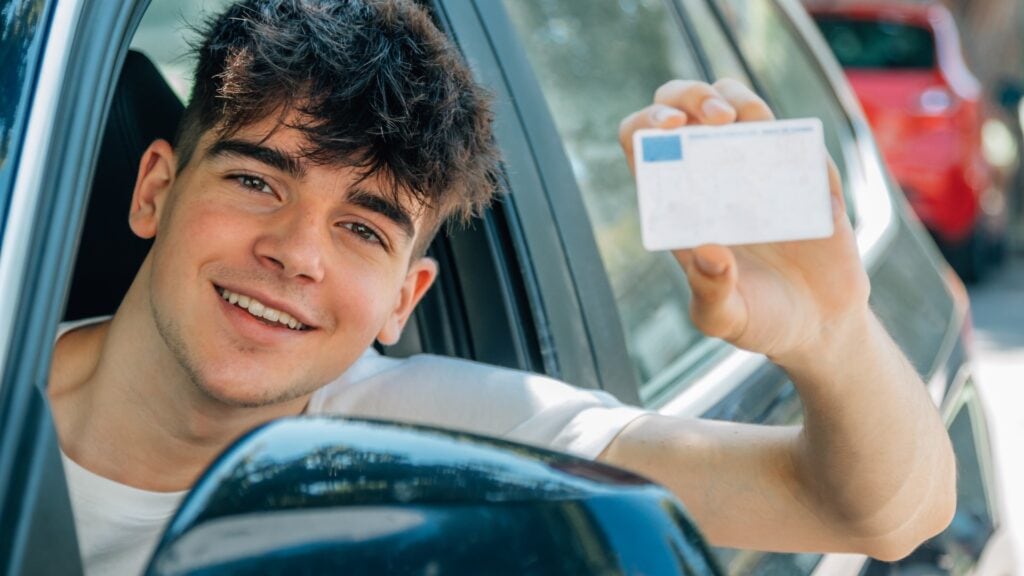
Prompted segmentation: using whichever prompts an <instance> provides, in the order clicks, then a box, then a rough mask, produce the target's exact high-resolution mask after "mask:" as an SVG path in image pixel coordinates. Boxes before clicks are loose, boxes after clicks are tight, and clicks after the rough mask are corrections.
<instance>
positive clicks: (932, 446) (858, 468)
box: [773, 311, 956, 557]
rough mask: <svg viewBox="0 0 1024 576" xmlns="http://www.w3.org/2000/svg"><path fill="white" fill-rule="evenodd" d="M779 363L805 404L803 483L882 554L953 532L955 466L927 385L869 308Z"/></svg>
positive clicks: (800, 458) (799, 449)
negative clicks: (949, 529)
mask: <svg viewBox="0 0 1024 576" xmlns="http://www.w3.org/2000/svg"><path fill="white" fill-rule="evenodd" d="M832 328H833V329H832V330H830V331H829V332H828V336H827V337H825V338H822V339H821V340H819V341H818V342H816V343H815V345H814V346H813V347H808V349H806V350H803V351H800V352H799V353H794V354H791V355H789V356H787V357H784V358H775V359H773V360H775V361H776V362H777V363H778V364H779V365H780V366H781V367H782V368H783V369H785V370H786V372H787V373H788V374H789V375H790V377H791V379H792V380H793V382H794V383H795V385H796V387H797V390H798V391H799V392H800V397H801V399H802V401H803V404H804V428H803V431H802V433H801V435H800V438H799V441H798V442H797V443H796V444H795V445H794V450H795V454H794V463H795V468H796V474H797V477H798V482H800V483H802V484H803V485H804V488H805V491H806V493H807V494H808V495H809V497H810V498H811V499H812V500H813V501H814V502H815V503H816V507H817V508H818V509H820V510H822V511H824V512H825V513H826V514H828V515H829V517H830V518H831V519H832V520H833V521H834V522H836V523H838V524H839V525H841V526H843V527H844V528H845V529H846V530H848V531H849V532H850V533H851V536H853V537H856V538H857V539H858V540H861V539H863V540H865V541H868V542H871V541H876V542H877V548H872V551H873V553H874V555H876V556H884V557H898V556H901V555H903V554H905V553H906V552H907V551H909V550H908V547H910V548H912V547H913V546H915V545H916V544H917V543H919V542H920V541H922V540H923V539H925V538H927V537H929V536H931V535H933V534H934V533H936V532H938V531H940V530H941V529H942V528H944V527H945V526H946V525H947V524H948V522H949V520H950V518H951V516H952V513H953V510H954V508H955V482H956V478H955V476H956V472H955V470H956V467H955V461H954V458H953V453H952V449H951V447H950V443H949V439H948V436H947V435H946V431H945V427H944V426H943V423H942V420H941V418H940V417H939V414H938V412H937V411H936V409H935V407H934V405H933V404H932V401H931V398H930V397H929V395H928V393H927V390H926V388H925V386H924V384H923V383H922V382H921V379H920V377H919V376H918V375H917V373H916V372H915V370H914V369H913V367H912V366H911V365H910V364H909V362H908V361H907V359H906V358H905V356H904V355H903V353H902V352H901V351H900V350H899V348H898V347H897V346H896V344H895V343H894V342H893V341H892V339H891V338H890V337H889V335H888V333H887V332H886V331H885V329H884V327H883V326H882V325H881V323H880V322H879V321H878V319H877V318H876V317H875V316H874V315H873V314H872V313H870V312H869V311H865V313H864V314H858V315H856V316H854V317H852V318H851V319H849V320H847V321H845V322H844V323H843V325H841V326H834V327H832Z"/></svg>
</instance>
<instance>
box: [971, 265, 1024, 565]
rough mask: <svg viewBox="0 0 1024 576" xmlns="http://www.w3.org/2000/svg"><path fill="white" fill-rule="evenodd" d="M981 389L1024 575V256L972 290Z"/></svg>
mask: <svg viewBox="0 0 1024 576" xmlns="http://www.w3.org/2000/svg"><path fill="white" fill-rule="evenodd" d="M970 297H971V308H972V314H973V316H974V327H975V331H974V358H975V363H976V374H977V378H978V391H979V394H980V395H981V397H982V401H983V402H984V404H985V407H986V409H987V412H988V414H989V416H990V418H989V434H990V436H991V442H992V450H993V453H994V460H995V474H996V476H997V478H998V486H999V489H1000V490H999V491H1000V494H998V495H997V498H1000V499H1001V500H1002V502H1003V504H1004V506H1003V509H1004V510H1005V511H1006V512H1007V516H1008V517H1007V518H1003V519H1002V521H1003V522H1005V523H1006V525H1007V527H1009V528H1010V530H1011V533H1012V538H1013V540H1014V544H1013V548H1014V549H1015V550H1016V551H1017V553H1016V556H1017V558H1016V559H1015V560H1016V565H1017V569H1016V571H1015V573H1019V574H1024V255H1022V254H1020V253H1018V255H1017V257H1016V258H1015V259H1011V260H1010V261H1008V262H1007V263H1006V265H1005V266H1004V267H1003V268H1002V269H1001V270H999V271H997V272H994V273H993V274H992V275H991V276H990V277H989V278H987V279H986V280H985V281H984V282H982V283H981V284H980V285H978V286H974V287H971V288H970Z"/></svg>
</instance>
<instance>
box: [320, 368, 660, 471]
mask: <svg viewBox="0 0 1024 576" xmlns="http://www.w3.org/2000/svg"><path fill="white" fill-rule="evenodd" d="M307 412H308V413H311V414H337V415H344V416H352V417H365V418H377V419H385V420H397V421H401V422H410V423H416V424H424V425H430V426H437V427H441V428H450V429H456V430H462V431H466V432H473V433H477V434H483V435H487V436H495V437H504V438H509V439H513V440H519V441H524V442H527V443H531V444H537V445H542V446H547V447H551V448H556V449H562V450H566V451H570V452H575V453H577V454H580V455H585V456H588V457H594V456H596V455H597V454H598V453H599V452H600V449H601V448H602V447H603V445H605V444H606V443H607V442H608V441H610V439H611V438H612V437H613V436H614V435H615V434H616V433H617V432H618V430H619V429H621V427H622V426H624V425H625V423H627V422H628V421H630V420H632V419H633V418H635V417H636V416H637V415H639V414H640V413H642V412H643V411H642V410H640V409H638V408H634V407H629V406H624V405H622V404H621V403H620V402H618V400H616V399H615V398H614V397H612V396H611V395H610V394H607V393H604V392H601V391H595V390H584V389H580V388H576V387H573V386H570V385H569V384H566V383H564V382H561V381H559V380H556V379H554V378H551V377H548V376H544V375H541V374H533V373H530V372H524V371H520V370H513V369H509V368H502V367H497V366H492V365H488V364H481V363H479V362H473V361H469V360H463V359H458V358H448V357H442V356H433V355H416V356H411V357H409V358H402V359H398V358H387V357H384V356H381V355H380V354H378V353H376V352H368V353H367V354H364V355H363V357H361V358H360V359H359V360H358V361H357V362H356V363H355V364H354V365H353V366H352V368H351V369H349V371H348V372H346V373H345V374H344V375H342V376H341V377H340V378H338V379H337V380H335V381H334V382H331V383H329V384H328V385H326V386H324V387H323V388H322V389H321V390H319V391H318V392H317V393H316V394H314V396H313V398H311V400H310V404H309V408H308V410H307Z"/></svg>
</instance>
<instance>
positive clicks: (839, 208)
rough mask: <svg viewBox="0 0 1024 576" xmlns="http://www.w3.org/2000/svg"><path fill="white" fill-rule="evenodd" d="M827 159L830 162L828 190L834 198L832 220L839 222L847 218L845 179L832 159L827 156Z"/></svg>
mask: <svg viewBox="0 0 1024 576" xmlns="http://www.w3.org/2000/svg"><path fill="white" fill-rule="evenodd" d="M826 159H827V160H828V189H829V193H830V194H831V196H832V219H833V220H834V221H837V220H839V219H840V218H846V196H845V195H844V194H843V178H842V176H840V174H839V168H837V167H836V163H835V162H834V161H833V160H832V157H831V156H828V155H827V154H826Z"/></svg>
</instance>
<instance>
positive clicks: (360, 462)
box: [146, 418, 720, 576]
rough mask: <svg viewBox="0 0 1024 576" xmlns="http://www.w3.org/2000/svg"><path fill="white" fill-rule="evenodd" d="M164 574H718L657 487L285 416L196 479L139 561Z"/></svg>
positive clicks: (605, 469) (388, 426)
mask: <svg viewBox="0 0 1024 576" xmlns="http://www.w3.org/2000/svg"><path fill="white" fill-rule="evenodd" d="M146 573H147V574H149V575H153V576H156V575H161V576H164V575H171V574H175V575H179V574H204V575H215V574H320V573H327V574H334V573H344V574H375V575H376V574H559V575H561V574H687V575H703V574H720V571H719V570H718V568H717V567H716V565H715V563H714V561H713V559H712V558H711V556H710V554H709V552H708V550H707V548H706V546H705V545H704V543H703V540H702V539H701V537H700V536H699V534H698V533H697V530H696V529H695V528H694V527H693V525H692V524H691V523H690V521H689V520H688V519H687V517H686V515H685V513H684V512H683V509H682V507H681V506H680V505H679V503H678V501H677V500H675V499H674V498H673V497H672V496H671V495H670V494H669V493H668V492H667V491H666V490H665V489H663V488H661V487H659V486H657V485H655V484H652V483H650V482H648V481H647V480H644V479H643V478H640V477H638V476H635V475H633V474H630V473H628V472H625V471H622V470H619V469H617V468H613V467H609V466H604V465H601V464H597V463H594V462H590V461H587V460H582V459H578V458H573V457H571V456H566V455H563V454H558V453H554V452H550V451H545V450H539V449H535V448H529V447H525V446H521V445H518V444H513V443H509V442H502V441H498V440H491V439H485V438H481V437H476V436H470V435H465V434H459V433H455V432H447V431H443V430H437V429H430V428H423V427H413V426H406V425H400V424H393V423H386V422H377V421H368V420H346V419H340V418H294V419H286V420H280V421H277V422H274V423H272V424H269V425H266V426H264V427H262V428H259V429H257V430H255V431H253V432H251V433H250V434H249V435H247V436H246V437H244V438H242V439H241V440H239V441H238V442H237V443H236V444H235V445H234V446H233V447H231V448H229V449H228V450H227V451H226V452H225V453H224V454H223V455H222V456H221V457H220V458H219V459H218V460H217V461H216V462H215V463H214V464H213V465H212V466H211V467H210V469H209V470H207V472H206V474H205V475H204V476H203V477H202V478H201V479H200V481H199V482H198V483H197V484H196V486H195V488H194V489H193V490H192V492H191V493H190V494H189V495H188V497H187V498H186V499H185V501H184V503H183V504H182V506H181V509H180V510H178V513H177V515H176V516H175V517H174V519H173V520H172V521H171V523H170V525H169V526H168V529H167V531H166V533H165V534H164V536H163V538H162V539H161V541H160V543H159V545H158V546H157V549H156V551H155V553H154V556H153V558H152V560H151V561H150V564H149V567H148V569H147V572H146Z"/></svg>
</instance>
